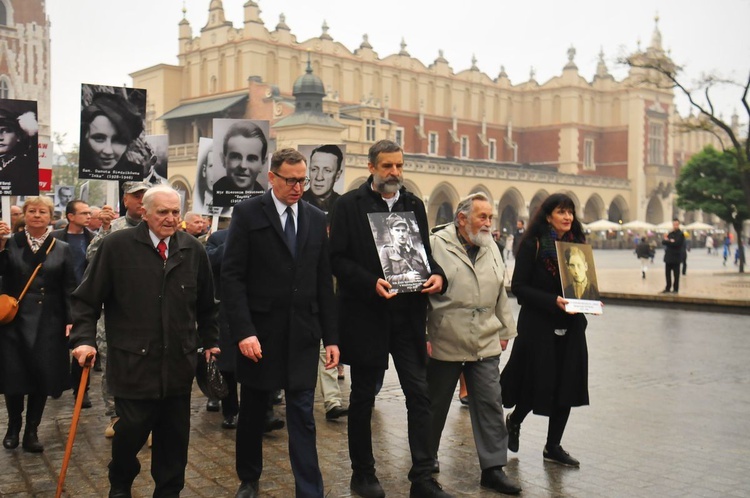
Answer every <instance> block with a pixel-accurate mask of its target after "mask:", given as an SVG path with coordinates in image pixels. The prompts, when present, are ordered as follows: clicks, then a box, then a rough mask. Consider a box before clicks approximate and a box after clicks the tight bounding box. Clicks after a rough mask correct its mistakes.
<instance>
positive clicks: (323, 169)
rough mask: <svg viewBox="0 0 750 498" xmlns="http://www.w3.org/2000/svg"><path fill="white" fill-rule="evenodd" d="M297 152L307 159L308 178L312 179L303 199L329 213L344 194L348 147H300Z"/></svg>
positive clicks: (331, 145) (326, 145)
mask: <svg viewBox="0 0 750 498" xmlns="http://www.w3.org/2000/svg"><path fill="white" fill-rule="evenodd" d="M297 150H299V152H300V154H302V155H303V156H305V158H306V159H307V176H308V177H309V178H310V185H308V187H307V190H305V193H304V194H302V199H303V200H305V201H307V202H309V203H310V204H312V205H313V206H315V207H316V208H318V209H320V210H322V211H324V212H326V213H329V212H330V211H331V210H332V209H333V204H334V203H335V202H336V201H337V200H338V198H339V197H341V194H343V193H344V189H345V183H344V182H345V180H344V164H346V161H345V158H346V145H344V144H325V145H300V146H298V147H297Z"/></svg>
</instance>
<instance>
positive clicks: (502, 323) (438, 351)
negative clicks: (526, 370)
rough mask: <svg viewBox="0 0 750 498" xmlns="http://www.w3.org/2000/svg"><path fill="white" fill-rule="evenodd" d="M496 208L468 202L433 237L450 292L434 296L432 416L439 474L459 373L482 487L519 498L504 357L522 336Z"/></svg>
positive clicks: (477, 198)
mask: <svg viewBox="0 0 750 498" xmlns="http://www.w3.org/2000/svg"><path fill="white" fill-rule="evenodd" d="M491 224H492V205H491V204H490V202H489V199H488V198H487V197H486V196H485V195H484V194H481V193H477V194H472V195H470V196H469V197H467V198H466V199H464V200H462V201H461V202H460V203H459V204H458V207H457V209H456V215H455V217H454V222H453V224H452V225H446V226H443V227H438V228H437V229H436V230H434V232H433V234H432V235H431V236H430V243H431V245H432V251H433V257H434V258H435V261H437V262H438V263H439V264H440V265H441V266H442V267H443V269H444V270H445V273H446V276H447V277H448V282H450V284H449V285H448V290H447V291H446V292H445V294H434V295H431V296H430V305H431V306H430V311H429V313H428V319H427V332H428V337H429V343H428V348H429V349H428V350H429V352H430V361H429V365H428V367H427V382H428V384H429V393H430V403H431V408H432V417H433V418H432V445H433V451H434V454H435V467H434V471H436V472H439V469H440V467H439V464H438V462H437V452H438V448H439V446H440V436H441V434H442V432H443V427H444V426H445V419H446V416H447V415H448V409H449V408H450V403H451V400H452V398H453V393H454V391H455V390H456V383H457V382H458V378H459V376H460V375H461V373H463V374H464V377H465V378H466V383H467V387H468V390H469V413H470V415H471V425H472V430H473V433H474V442H475V444H476V447H477V453H478V455H479V464H480V467H481V469H482V477H481V480H480V484H481V486H482V487H484V488H487V489H491V490H494V491H496V492H498V493H505V494H517V493H520V492H521V487H520V486H519V485H518V484H516V483H515V482H513V481H512V480H511V479H510V478H509V477H508V476H507V475H505V473H504V472H503V466H505V464H506V463H507V461H508V455H507V453H508V431H507V430H506V428H505V424H504V422H503V420H504V418H503V407H502V398H501V393H500V371H499V364H500V354H501V353H502V351H503V350H504V349H505V347H506V346H507V344H508V340H509V339H511V338H513V337H515V336H516V323H515V321H514V320H513V315H512V313H511V309H510V304H509V302H508V296H507V294H506V292H505V286H504V283H503V277H504V275H505V266H504V264H503V260H502V258H501V256H500V252H499V250H498V248H497V245H496V244H495V242H494V240H493V239H492V234H491Z"/></svg>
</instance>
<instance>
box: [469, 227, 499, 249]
mask: <svg viewBox="0 0 750 498" xmlns="http://www.w3.org/2000/svg"><path fill="white" fill-rule="evenodd" d="M467 232H468V234H469V241H470V242H471V243H472V244H474V245H475V246H479V247H490V244H493V243H494V242H495V239H493V238H492V234H491V233H489V232H482V231H479V232H477V233H473V232H472V231H471V230H467Z"/></svg>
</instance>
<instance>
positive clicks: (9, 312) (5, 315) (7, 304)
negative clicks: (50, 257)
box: [0, 237, 56, 325]
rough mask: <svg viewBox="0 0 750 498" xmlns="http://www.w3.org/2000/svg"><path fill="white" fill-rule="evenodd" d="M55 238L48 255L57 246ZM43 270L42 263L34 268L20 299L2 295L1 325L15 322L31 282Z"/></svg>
mask: <svg viewBox="0 0 750 498" xmlns="http://www.w3.org/2000/svg"><path fill="white" fill-rule="evenodd" d="M55 240H56V239H55V238H54V237H53V238H52V242H51V243H50V245H49V247H48V248H47V254H49V252H50V251H51V250H52V248H53V247H54V246H55ZM41 268H42V263H39V264H38V265H37V266H36V268H34V273H32V274H31V276H30V277H29V281H28V282H26V286H25V287H24V288H23V290H22V291H21V294H20V295H19V296H18V299H16V298H15V297H13V296H11V295H10V294H0V324H2V325H6V324H8V323H10V322H12V321H13V319H14V318H15V317H16V313H18V305H19V304H20V303H21V300H22V299H23V297H24V296H25V295H26V292H27V291H28V290H29V286H31V282H33V281H34V279H35V278H36V274H37V273H39V270H40V269H41Z"/></svg>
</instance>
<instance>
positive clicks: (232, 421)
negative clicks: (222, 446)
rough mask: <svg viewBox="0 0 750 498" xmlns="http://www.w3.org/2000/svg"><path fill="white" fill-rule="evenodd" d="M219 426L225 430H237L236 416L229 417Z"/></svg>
mask: <svg viewBox="0 0 750 498" xmlns="http://www.w3.org/2000/svg"><path fill="white" fill-rule="evenodd" d="M221 426H222V427H223V428H225V429H236V428H237V415H230V416H228V417H226V418H225V419H224V421H223V422H222V423H221Z"/></svg>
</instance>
